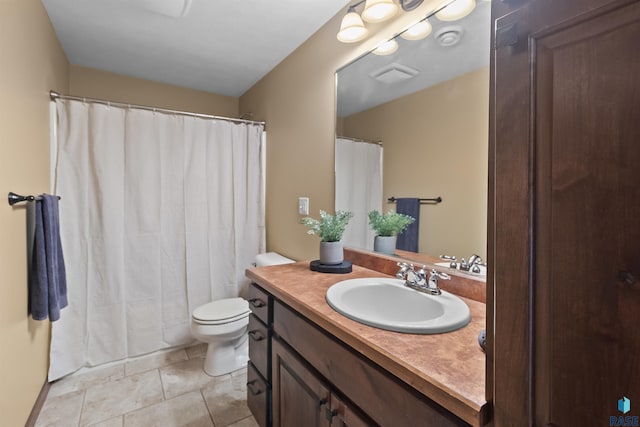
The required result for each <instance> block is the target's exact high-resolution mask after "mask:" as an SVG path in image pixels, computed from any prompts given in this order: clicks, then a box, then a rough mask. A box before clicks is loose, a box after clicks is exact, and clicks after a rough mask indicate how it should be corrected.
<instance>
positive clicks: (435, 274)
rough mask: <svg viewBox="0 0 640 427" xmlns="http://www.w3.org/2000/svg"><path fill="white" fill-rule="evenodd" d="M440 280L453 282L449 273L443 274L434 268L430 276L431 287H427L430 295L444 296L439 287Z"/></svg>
mask: <svg viewBox="0 0 640 427" xmlns="http://www.w3.org/2000/svg"><path fill="white" fill-rule="evenodd" d="M439 278H440V279H442V280H451V276H449V275H448V274H447V273H442V272H439V271H436V269H435V268H432V269H431V274H430V275H429V285H428V286H427V289H428V290H429V293H431V295H440V294H442V291H441V290H440V288H439V287H438V279H439Z"/></svg>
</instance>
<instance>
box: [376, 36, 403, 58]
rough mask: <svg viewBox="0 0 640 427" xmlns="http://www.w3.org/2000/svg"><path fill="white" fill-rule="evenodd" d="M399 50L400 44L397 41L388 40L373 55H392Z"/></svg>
mask: <svg viewBox="0 0 640 427" xmlns="http://www.w3.org/2000/svg"><path fill="white" fill-rule="evenodd" d="M396 50H398V42H397V41H396V40H395V39H391V40H387V41H386V42H384V43H382V44H380V45H378V47H376V48H375V49H374V50H373V53H375V54H376V55H381V56H382V55H391V54H392V53H393V52H395V51H396Z"/></svg>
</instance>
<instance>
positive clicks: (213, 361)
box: [204, 334, 249, 377]
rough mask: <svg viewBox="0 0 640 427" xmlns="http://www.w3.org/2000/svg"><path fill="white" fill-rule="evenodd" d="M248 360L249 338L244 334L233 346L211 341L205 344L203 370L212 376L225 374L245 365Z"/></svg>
mask: <svg viewBox="0 0 640 427" xmlns="http://www.w3.org/2000/svg"><path fill="white" fill-rule="evenodd" d="M248 361H249V340H248V337H247V335H246V334H245V335H244V336H243V337H242V339H241V340H240V341H239V342H238V343H236V345H235V346H230V345H223V346H221V345H220V344H219V343H216V342H213V343H209V345H208V346H207V356H206V357H205V359H204V372H205V373H206V374H207V375H209V376H212V377H217V376H220V375H225V374H228V373H230V372H233V371H237V370H238V369H241V368H244V367H245V366H247V362H248Z"/></svg>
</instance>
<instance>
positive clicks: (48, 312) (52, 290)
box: [29, 194, 67, 321]
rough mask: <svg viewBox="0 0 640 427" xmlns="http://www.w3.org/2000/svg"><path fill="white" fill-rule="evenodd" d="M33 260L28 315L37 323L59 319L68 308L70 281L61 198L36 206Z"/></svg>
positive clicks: (44, 197) (49, 198)
mask: <svg viewBox="0 0 640 427" xmlns="http://www.w3.org/2000/svg"><path fill="white" fill-rule="evenodd" d="M34 203H35V232H34V242H33V257H32V260H31V268H30V272H29V313H30V314H31V317H33V319H34V320H44V319H46V318H47V317H49V319H50V320H51V321H54V320H58V319H59V318H60V309H62V308H64V307H66V306H67V278H66V272H65V268H64V257H63V255H62V244H61V242H60V223H59V214H58V197H57V196H50V195H48V194H43V195H42V199H41V200H36V201H35V202H34Z"/></svg>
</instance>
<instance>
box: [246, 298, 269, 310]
mask: <svg viewBox="0 0 640 427" xmlns="http://www.w3.org/2000/svg"><path fill="white" fill-rule="evenodd" d="M249 304H251V305H252V306H254V307H256V308H260V307H264V306H265V305H267V304H266V303H265V302H264V301H262V300H261V299H260V298H251V299H250V300H249Z"/></svg>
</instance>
